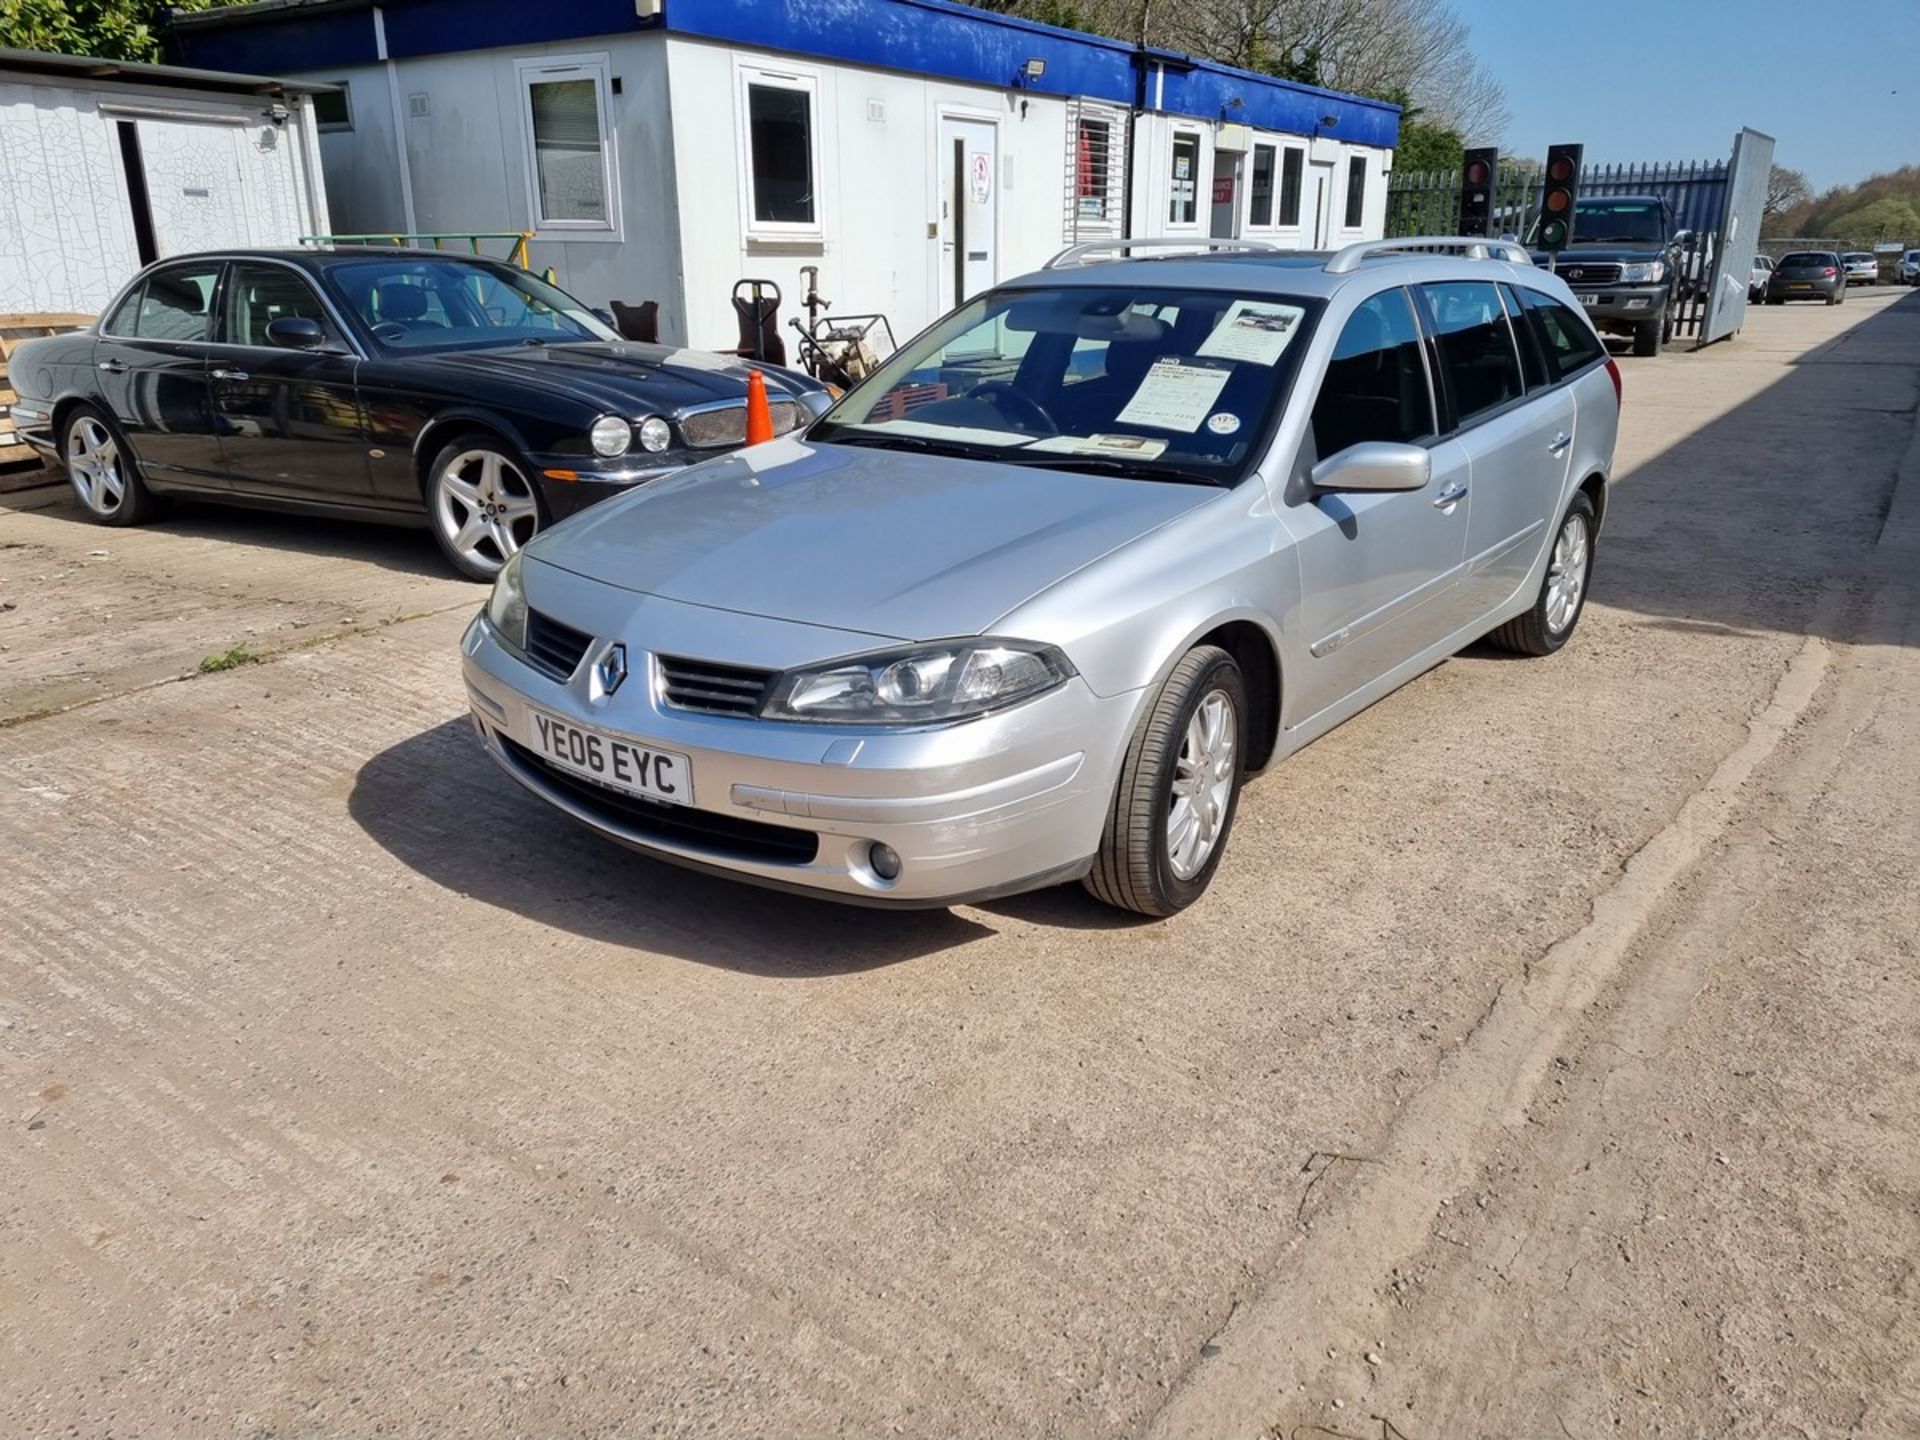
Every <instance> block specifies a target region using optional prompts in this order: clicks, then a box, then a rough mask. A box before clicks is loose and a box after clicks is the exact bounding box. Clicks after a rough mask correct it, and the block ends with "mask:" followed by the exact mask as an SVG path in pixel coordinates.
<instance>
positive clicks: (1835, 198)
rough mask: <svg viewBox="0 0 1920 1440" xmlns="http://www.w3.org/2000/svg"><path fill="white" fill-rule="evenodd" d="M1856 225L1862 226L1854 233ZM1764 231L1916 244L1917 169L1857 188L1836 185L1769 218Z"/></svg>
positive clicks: (1919, 226) (1919, 220) (1919, 218)
mask: <svg viewBox="0 0 1920 1440" xmlns="http://www.w3.org/2000/svg"><path fill="white" fill-rule="evenodd" d="M1856 225H1857V226H1860V227H1862V228H1861V229H1858V230H1856V229H1854V228H1853V227H1854V226H1856ZM1765 233H1766V234H1767V235H1786V236H1807V237H1813V238H1819V239H1833V240H1843V241H1846V242H1848V243H1851V244H1860V245H1865V244H1869V243H1871V242H1872V241H1875V240H1899V241H1902V242H1904V243H1906V244H1909V245H1920V165H1903V166H1901V167H1900V168H1899V169H1898V170H1889V171H1887V172H1886V173H1885V174H1881V175H1870V176H1868V177H1867V178H1866V179H1865V180H1862V181H1861V182H1860V183H1859V184H1858V185H1836V186H1835V187H1834V188H1833V189H1831V190H1828V191H1826V192H1825V193H1823V194H1820V195H1816V196H1814V197H1813V198H1812V199H1810V200H1802V201H1801V202H1800V203H1799V204H1797V205H1794V206H1792V207H1791V208H1789V209H1786V210H1782V211H1781V212H1780V213H1779V214H1777V215H1775V216H1773V218H1771V219H1770V220H1768V221H1767V222H1766V229H1765Z"/></svg>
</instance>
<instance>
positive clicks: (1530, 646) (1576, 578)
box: [1487, 491, 1594, 655]
mask: <svg viewBox="0 0 1920 1440" xmlns="http://www.w3.org/2000/svg"><path fill="white" fill-rule="evenodd" d="M1593 519H1594V516H1593V501H1592V500H1590V499H1588V498H1587V496H1586V493H1585V492H1584V491H1583V492H1582V493H1580V494H1578V495H1575V496H1574V497H1573V502H1572V503H1571V504H1570V505H1568V506H1567V513H1566V514H1565V515H1564V516H1562V517H1561V519H1560V530H1559V533H1558V534H1556V535H1555V536H1554V537H1553V551H1552V553H1551V554H1550V555H1549V556H1548V557H1547V574H1546V578H1545V579H1543V580H1542V581H1541V582H1540V593H1539V595H1538V596H1536V597H1535V599H1534V602H1533V607H1532V608H1531V609H1529V610H1528V611H1527V612H1526V613H1525V614H1524V615H1516V616H1515V617H1514V618H1513V619H1511V620H1509V621H1507V623H1506V624H1504V625H1502V626H1501V627H1500V628H1499V629H1498V630H1495V631H1494V632H1493V633H1492V634H1491V635H1489V636H1488V637H1487V638H1488V639H1489V640H1491V641H1492V642H1493V643H1494V644H1495V645H1498V646H1499V647H1500V648H1501V649H1503V650H1512V651H1514V652H1516V653H1517V654H1521V655H1551V654H1553V652H1554V651H1556V650H1558V649H1559V648H1560V647H1561V646H1562V645H1564V644H1566V643H1567V641H1568V640H1570V639H1571V638H1572V637H1573V627H1574V626H1575V625H1577V624H1579V623H1580V612H1581V611H1582V610H1584V609H1586V606H1587V580H1588V577H1589V576H1590V575H1591V574H1592V573H1593V532H1594V524H1593Z"/></svg>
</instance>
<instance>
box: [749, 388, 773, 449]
mask: <svg viewBox="0 0 1920 1440" xmlns="http://www.w3.org/2000/svg"><path fill="white" fill-rule="evenodd" d="M772 438H773V411H772V410H771V409H770V408H769V407H768V405H767V382H766V378H765V377H764V376H763V375H761V373H760V372H759V371H758V370H749V371H748V372H747V444H749V445H758V444H761V443H762V442H763V441H767V440H771V439H772Z"/></svg>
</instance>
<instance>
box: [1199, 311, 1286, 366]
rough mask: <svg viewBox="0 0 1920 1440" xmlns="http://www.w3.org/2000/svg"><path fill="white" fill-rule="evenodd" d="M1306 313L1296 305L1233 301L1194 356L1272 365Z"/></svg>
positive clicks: (1284, 348) (1282, 351)
mask: <svg viewBox="0 0 1920 1440" xmlns="http://www.w3.org/2000/svg"><path fill="white" fill-rule="evenodd" d="M1306 313H1307V312H1306V311H1304V310H1302V309H1301V308H1300V307H1299V306H1298V305H1277V304H1273V303H1271V302H1269V301H1265V300H1236V301H1234V302H1233V304H1231V305H1229V306H1228V307H1227V313H1226V314H1224V315H1222V316H1221V317H1220V323H1219V324H1218V325H1216V326H1214V327H1213V333H1212V334H1211V335H1209V336H1207V338H1206V341H1205V342H1204V343H1203V344H1202V345H1201V346H1200V348H1199V349H1198V350H1196V351H1195V352H1194V353H1195V354H1196V355H1206V356H1210V357H1211V358H1213V359H1216V360H1244V361H1246V362H1247V363H1248V364H1251V365H1272V364H1274V363H1275V362H1276V361H1278V360H1279V358H1280V356H1281V355H1282V353H1284V352H1285V350H1286V348H1287V342H1288V341H1290V340H1291V339H1293V333H1294V330H1295V328H1296V327H1297V326H1298V325H1299V324H1300V320H1301V317H1303V316H1304V315H1305V314H1306Z"/></svg>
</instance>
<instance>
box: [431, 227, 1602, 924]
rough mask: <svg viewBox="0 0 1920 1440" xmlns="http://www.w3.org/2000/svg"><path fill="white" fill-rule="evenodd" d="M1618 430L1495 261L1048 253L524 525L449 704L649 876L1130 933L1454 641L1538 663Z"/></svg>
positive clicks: (1483, 245)
mask: <svg viewBox="0 0 1920 1440" xmlns="http://www.w3.org/2000/svg"><path fill="white" fill-rule="evenodd" d="M1184 243H1185V244H1186V245H1187V246H1188V248H1189V249H1190V250H1191V248H1192V246H1193V242H1191V241H1188V242H1184ZM1203 243H1204V242H1203ZM1122 252H1124V253H1122ZM1142 252H1144V254H1143V253H1142ZM1102 254H1104V256H1105V258H1102ZM1618 419H1619V373H1618V371H1617V370H1616V369H1615V368H1614V365H1613V362H1612V360H1611V359H1610V358H1609V357H1608V354H1607V350H1606V348H1605V346H1604V345H1603V344H1602V343H1601V341H1600V339H1599V337H1598V336H1597V335H1596V334H1595V333H1594V330H1593V327H1592V326H1591V325H1590V324H1589V323H1588V322H1587V320H1586V318H1585V317H1584V316H1583V315H1582V314H1581V313H1580V309H1579V307H1578V305H1577V304H1576V303H1575V302H1574V299H1573V296H1572V294H1571V292H1570V291H1569V290H1568V289H1567V287H1566V286H1565V285H1564V284H1562V283H1561V282H1560V281H1558V280H1556V279H1555V278H1554V277H1553V276H1551V275H1549V274H1547V273H1545V272H1543V271H1541V270H1538V269H1535V268H1534V267H1533V266H1532V265H1531V264H1529V263H1528V261H1527V257H1526V255H1525V253H1524V252H1522V251H1520V250H1519V249H1518V247H1512V246H1506V245H1503V244H1500V243H1497V242H1488V241H1473V240H1455V239H1441V240H1402V241H1394V242H1389V243H1374V244H1369V245H1359V246H1353V247H1350V248H1348V249H1346V250H1343V251H1340V252H1339V253H1337V254H1333V255H1324V254H1313V255H1306V254H1298V253H1283V252H1278V251H1268V250H1263V249H1260V248H1257V247H1255V246H1253V245H1251V244H1250V243H1247V242H1233V243H1232V246H1231V248H1230V249H1228V248H1226V247H1225V244H1224V242H1223V246H1222V248H1220V249H1218V250H1216V251H1214V252H1212V253H1202V254H1193V253H1188V254H1184V255H1175V254H1168V253H1164V252H1158V253H1156V252H1155V251H1154V250H1153V248H1152V246H1151V245H1150V243H1149V242H1141V241H1132V242H1121V244H1120V245H1115V244H1113V243H1111V242H1109V243H1108V244H1107V246H1106V247H1105V250H1104V252H1098V251H1097V248H1096V247H1076V248H1075V249H1074V250H1070V251H1068V252H1065V253H1064V254H1063V255H1062V256H1060V257H1059V258H1057V259H1056V260H1055V261H1054V262H1053V264H1051V265H1050V266H1049V267H1048V268H1047V269H1045V270H1043V271H1040V272H1038V273H1036V274H1033V275H1029V276H1026V277H1024V278H1022V279H1019V280H1015V281H1012V282H1009V283H1007V284H1005V285H1002V286H1000V287H999V288H997V289H995V290H993V291H992V292H990V293H988V294H985V295H982V296H980V297H978V298H977V299H974V300H970V301H968V302H967V303H966V304H964V305H962V306H961V307H960V308H959V309H957V310H955V311H954V312H953V313H952V314H950V315H948V316H947V317H946V318H945V319H943V320H941V321H939V322H938V323H936V324H935V325H934V326H933V327H932V328H931V329H929V330H927V331H926V332H925V333H924V334H922V335H921V336H920V337H919V338H918V339H916V340H914V341H912V342H910V343H909V344H907V345H906V346H904V347H903V348H902V349H901V350H900V351H899V352H898V353H896V354H895V355H893V356H892V357H891V358H890V359H889V360H887V361H886V362H885V364H884V365H882V366H881V368H880V369H879V370H878V371H877V372H876V373H875V374H874V375H873V376H872V377H871V378H869V379H868V380H867V381H866V382H865V383H863V384H862V385H861V386H860V387H859V388H858V389H857V390H855V391H853V392H852V393H851V394H849V395H847V396H846V397H845V398H844V399H842V400H841V401H840V402H839V403H838V404H837V405H836V406H835V407H834V408H833V409H832V410H831V411H829V412H828V413H827V414H826V415H825V416H824V417H823V418H822V419H821V420H820V421H819V422H818V423H816V424H815V425H813V426H812V428H811V429H809V430H808V431H807V432H805V434H804V435H799V434H796V435H792V436H788V437H785V438H782V439H778V440H774V441H770V442H768V443H765V444H762V445H758V446H754V447H752V448H750V449H747V450H742V451H738V452H735V453H733V454H730V455H728V456H726V457H725V458H723V459H717V460H714V461H710V462H708V463H705V464H702V465H698V466H695V467H693V468H692V469H690V470H687V471H685V472H683V473H681V474H679V475H676V476H674V477H672V478H669V479H665V480H662V481H659V482H656V483H655V484H653V485H650V486H648V487H647V488H646V489H644V490H641V491H638V492H636V493H634V494H632V495H629V496H627V497H625V498H623V499H618V500H614V501H611V502H609V503H607V504H604V505H601V506H597V507H595V508H594V509H592V510H590V511H588V512H586V513H584V514H582V515H581V516H579V517H577V518H575V519H573V520H570V521H568V522H566V523H564V524H562V525H560V526H558V527H556V528H555V529H553V530H552V531H550V532H548V533H545V534H542V535H541V536H539V537H538V538H537V539H535V540H534V541H533V542H532V543H531V544H530V545H528V546H527V547H526V548H525V549H524V550H523V551H521V552H520V553H519V554H518V555H517V556H516V557H515V558H514V560H513V561H512V563H510V564H509V565H507V566H506V567H505V569H504V570H503V571H502V573H501V574H500V576H499V579H498V581H497V583H496V585H495V588H494V591H493V594H492V597H491V598H490V599H489V600H488V602H487V605H486V608H485V609H484V611H483V612H482V613H481V614H480V615H479V616H477V617H476V618H475V620H474V622H473V625H472V627H471V628H470V629H469V630H468V631H467V634H466V638H465V641H464V651H465V673H466V682H467V688H468V691H469V693H470V695H471V698H472V705H473V712H474V718H475V720H476V722H477V724H478V727H479V731H480V734H481V737H482V739H483V740H484V742H485V744H486V747H487V750H488V751H489V752H490V753H491V754H492V755H493V757H494V758H495V759H496V760H497V761H498V762H499V763H500V764H501V765H502V766H503V767H504V768H505V769H506V771H507V773H508V774H510V775H511V776H513V778H514V779H515V780H517V781H519V782H520V784H522V785H524V786H525V787H526V788H527V789H529V790H531V791H532V792H533V793H534V794H535V795H538V796H539V797H540V798H541V799H543V800H545V801H547V802H548V803H550V804H552V805H554V806H557V807H558V808H559V809H561V810H563V811H565V812H566V813H567V814H568V815H571V816H572V817H573V818H574V819H576V820H578V821H580V822H581V823H582V824H584V825H586V826H588V827H589V828H590V829H592V830H595V831H597V832H599V833H600V834H601V835H604V836H606V837H608V838H610V839H613V840H617V841H620V842H622V843H623V844H626V845H630V846H632V847H634V848H635V849H638V850H641V851H644V852H645V853H647V854H649V855H653V856H658V857H660V858H662V859H666V860H672V861H675V862H678V863H681V864H685V865H690V866H694V867H697V868H702V869H708V870H715V871H722V872H725V873H727V874H730V875H735V876H738V877H740V878H742V879H747V880H752V881H756V882H759V883H763V884H767V885H773V886H779V887H785V888H788V889H794V890H804V891H807V892H811V893H815V894H819V895H824V896H830V897H833V898H836V899H842V900H851V901H862V902H867V903H873V904H883V905H918V906H938V905H951V904H955V903H958V902H960V901H964V900H978V899H983V898H987V897H991V896H995V895H1003V894H1008V893H1011V892H1014V891H1020V890H1029V889H1034V888H1037V887H1040V886H1044V885H1051V884H1055V883H1059V882H1062V881H1068V880H1076V879H1077V880H1082V881H1084V883H1085V884H1086V886H1087V888H1088V889H1089V890H1091V891H1092V892H1093V894H1095V895H1096V896H1098V897H1099V898H1100V899H1102V900H1104V901H1107V902H1109V903H1111V904H1113V905H1116V906H1120V907H1123V908H1125V909H1128V910H1134V911H1138V912H1141V913H1143V914H1147V915H1169V914H1172V913H1173V912H1175V911H1177V910H1180V909H1181V908H1183V907H1185V906H1187V905H1190V904H1192V903H1193V902H1194V901H1195V900H1197V899H1198V898H1199V897H1200V895H1201V894H1202V893H1203V892H1204V891H1205V890H1206V888H1207V885H1208V883H1209V882H1210V881H1211V880H1212V878H1213V874H1214V872H1215V870H1216V869H1217V868H1218V867H1219V865H1220V862H1221V857H1222V856H1223V855H1224V853H1225V851H1226V847H1227V840H1228V837H1229V835H1230V834H1231V832H1232V829H1233V819H1234V810H1235V806H1236V803H1237V801H1238V798H1239V794H1240V787H1241V783H1242V781H1243V780H1244V779H1245V778H1246V777H1247V776H1248V775H1251V774H1253V773H1256V772H1258V771H1260V770H1263V769H1265V768H1266V767H1267V766H1269V765H1272V764H1273V763H1274V762H1275V761H1277V760H1279V759H1280V758H1282V757H1283V756H1286V755H1288V754H1290V753H1291V752H1293V751H1295V750H1297V749H1299V748H1300V747H1301V746H1302V745H1305V744H1306V743H1307V742H1308V741H1310V740H1312V739H1314V738H1315V737H1316V736H1318V735H1321V734H1324V733H1325V732H1326V731H1327V730H1329V729H1331V728H1332V727H1333V726H1335V725H1337V724H1339V723H1340V721H1342V720H1344V719H1346V718H1347V717H1348V716H1350V715H1353V714H1354V713H1355V712H1357V711H1359V710H1361V709H1363V708H1365V707H1366V706H1368V705H1370V704H1372V703H1373V702H1374V701H1376V700H1378V699H1379V698H1380V697H1381V696H1383V695H1385V694H1387V693H1388V692H1389V691H1391V690H1393V689H1394V688H1395V687H1396V686H1399V685H1401V684H1404V683H1405V682H1406V681H1408V680H1410V679H1412V678H1413V677H1414V676H1416V675H1418V674H1420V673H1421V672H1422V671H1423V670H1426V669H1428V668H1430V667H1431V666H1433V665H1435V664H1437V663H1439V662H1440V661H1441V660H1443V659H1445V658H1446V657H1447V656H1448V655H1450V654H1452V653H1453V652H1454V651H1456V650H1458V649H1460V648H1461V647H1462V646H1464V645H1467V644H1469V643H1471V642H1473V641H1476V640H1479V639H1481V638H1482V637H1486V638H1488V639H1490V640H1492V641H1493V642H1494V643H1496V644H1498V645H1501V646H1504V647H1506V648H1508V649H1512V650H1517V651H1520V652H1523V653H1525V654H1529V655H1550V654H1552V653H1553V652H1554V651H1555V650H1558V649H1559V648H1560V647H1561V646H1562V645H1564V644H1565V643H1566V642H1567V640H1568V638H1569V637H1570V636H1571V635H1572V633H1573V630H1574V626H1575V625H1576V623H1577V622H1578V621H1579V618H1580V610H1581V605H1582V603H1583V601H1584V599H1585V597H1586V589H1587V578H1588V575H1589V573H1590V570H1591V567H1592V563H1593V553H1594V542H1595V539H1596V537H1597V535H1598V533H1599V530H1600V525H1601V522H1602V520H1603V519H1604V518H1605V515H1606V509H1607V487H1608V479H1609V475H1610V473H1611V470H1612V464H1613V452H1614V439H1615V434H1616V430H1617V426H1618Z"/></svg>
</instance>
